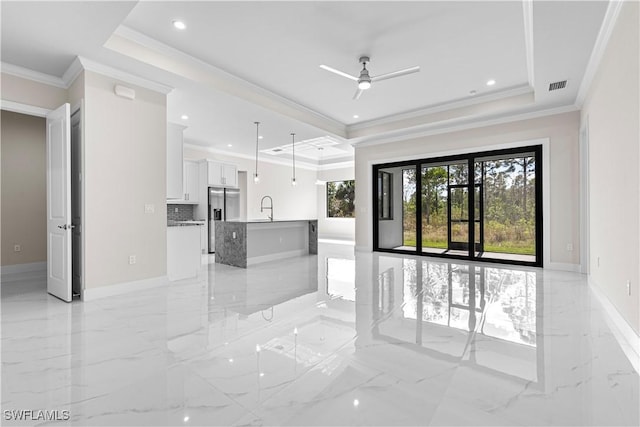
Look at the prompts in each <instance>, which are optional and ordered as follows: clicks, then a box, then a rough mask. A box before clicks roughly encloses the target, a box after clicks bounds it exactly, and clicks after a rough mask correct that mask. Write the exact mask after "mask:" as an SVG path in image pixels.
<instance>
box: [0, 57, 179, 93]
mask: <svg viewBox="0 0 640 427" xmlns="http://www.w3.org/2000/svg"><path fill="white" fill-rule="evenodd" d="M1 66H2V68H1V69H2V72H3V73H6V74H9V75H12V76H16V77H20V78H23V79H27V80H31V81H35V82H38V83H43V84H46V85H49V86H55V87H58V88H60V89H69V87H70V86H71V85H72V84H73V82H74V81H75V79H76V78H77V77H78V76H79V75H80V73H81V72H82V71H83V70H87V71H93V72H96V73H99V74H102V75H105V76H108V77H112V78H114V79H117V80H121V81H123V82H126V83H129V84H132V85H136V86H139V87H142V88H145V89H149V90H153V91H155V92H160V93H163V94H165V95H166V94H168V93H170V92H171V91H172V90H173V88H172V87H170V86H167V85H164V84H162V83H158V82H154V81H151V80H148V79H145V78H142V77H139V76H135V75H133V74H130V73H127V72H126V71H122V70H118V69H116V68H113V67H109V66H107V65H104V64H100V63H99V62H95V61H92V60H90V59H87V58H84V57H82V56H77V57H76V58H75V59H74V60H73V62H71V65H69V68H67V70H66V71H65V72H64V74H63V75H62V77H56V76H52V75H50V74H44V73H40V72H38V71H34V70H30V69H28V68H24V67H20V66H18V65H13V64H9V63H6V62H2V63H1Z"/></svg>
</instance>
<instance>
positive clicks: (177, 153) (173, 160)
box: [167, 123, 185, 200]
mask: <svg viewBox="0 0 640 427" xmlns="http://www.w3.org/2000/svg"><path fill="white" fill-rule="evenodd" d="M184 129H185V128H184V126H180V125H177V124H174V123H167V199H178V200H179V199H182V198H183V189H184V183H183V181H182V180H183V174H184V172H183V169H182V168H183V163H182V146H183V142H182V132H183V131H184Z"/></svg>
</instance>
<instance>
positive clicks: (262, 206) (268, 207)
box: [260, 196, 273, 222]
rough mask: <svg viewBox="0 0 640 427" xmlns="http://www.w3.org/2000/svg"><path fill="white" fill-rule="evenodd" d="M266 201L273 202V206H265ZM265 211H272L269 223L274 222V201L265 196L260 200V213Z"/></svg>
mask: <svg viewBox="0 0 640 427" xmlns="http://www.w3.org/2000/svg"><path fill="white" fill-rule="evenodd" d="M264 199H269V200H270V201H271V206H264ZM264 209H270V210H271V216H270V217H269V221H271V222H273V199H272V198H271V196H264V197H263V198H262V200H260V212H262V211H263V210H264Z"/></svg>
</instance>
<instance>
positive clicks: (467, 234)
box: [373, 146, 542, 265]
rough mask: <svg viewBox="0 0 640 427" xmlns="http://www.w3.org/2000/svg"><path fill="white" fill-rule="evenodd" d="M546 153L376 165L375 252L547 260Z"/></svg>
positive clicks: (535, 149)
mask: <svg viewBox="0 0 640 427" xmlns="http://www.w3.org/2000/svg"><path fill="white" fill-rule="evenodd" d="M540 160H541V147H540V146H535V147H526V148H522V149H510V150H502V151H492V152H483V153H473V154H467V155H460V156H451V157H446V158H435V159H420V160H416V161H408V162H402V163H395V164H386V165H374V167H373V168H374V176H375V177H376V179H375V180H374V183H373V184H374V187H375V188H374V190H375V192H374V194H376V197H377V200H376V201H375V203H374V206H375V209H374V210H375V212H374V220H375V221H374V230H373V235H374V248H375V249H376V250H381V251H394V252H402V253H419V254H424V255H432V256H449V257H455V258H467V259H468V258H471V259H482V260H488V261H491V260H494V261H500V262H503V261H504V262H508V263H518V264H526V265H541V261H542V254H541V249H542V245H541V242H542V215H541V212H542V210H541V205H542V204H541V198H542V191H541V188H540V186H539V185H538V183H539V182H541V176H542V172H541V162H540Z"/></svg>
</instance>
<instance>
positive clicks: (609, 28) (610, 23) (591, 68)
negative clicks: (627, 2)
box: [575, 0, 624, 108]
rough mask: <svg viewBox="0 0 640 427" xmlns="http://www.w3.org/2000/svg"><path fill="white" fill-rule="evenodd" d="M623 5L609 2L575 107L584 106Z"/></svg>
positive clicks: (619, 2) (617, 2)
mask: <svg viewBox="0 0 640 427" xmlns="http://www.w3.org/2000/svg"><path fill="white" fill-rule="evenodd" d="M623 3H624V0H623V1H609V5H608V6H607V12H606V13H605V15H604V19H603V20H602V25H601V26H600V31H599V32H598V37H597V38H596V42H595V44H594V45H593V50H592V51H591V56H590V57H589V62H588V64H587V68H586V70H585V72H584V76H583V77H582V82H580V88H579V89H578V95H577V96H576V101H575V105H576V106H577V107H578V108H582V104H584V101H585V99H586V97H587V93H588V92H589V88H590V87H591V84H592V83H593V79H594V78H595V76H596V72H597V71H598V67H599V66H600V62H601V61H602V57H603V56H604V52H605V50H606V48H607V45H608V44H609V39H610V38H611V33H613V29H614V27H615V25H616V21H617V20H618V16H619V15H620V10H621V9H622V5H623Z"/></svg>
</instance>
